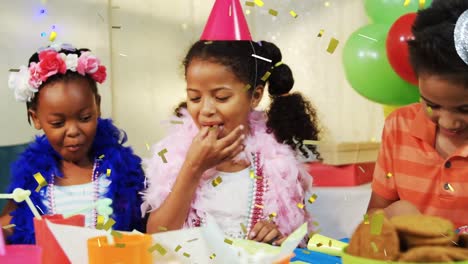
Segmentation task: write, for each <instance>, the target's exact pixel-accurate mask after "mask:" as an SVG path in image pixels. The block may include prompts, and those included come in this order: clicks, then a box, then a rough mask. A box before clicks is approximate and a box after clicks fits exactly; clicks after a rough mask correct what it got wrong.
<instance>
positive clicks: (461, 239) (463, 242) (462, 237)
mask: <svg viewBox="0 0 468 264" xmlns="http://www.w3.org/2000/svg"><path fill="white" fill-rule="evenodd" d="M457 244H458V246H459V247H462V248H468V234H466V233H465V234H459V235H458V243H457Z"/></svg>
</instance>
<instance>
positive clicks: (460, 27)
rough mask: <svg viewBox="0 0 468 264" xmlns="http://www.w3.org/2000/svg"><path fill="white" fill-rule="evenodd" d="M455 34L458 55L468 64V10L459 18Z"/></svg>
mask: <svg viewBox="0 0 468 264" xmlns="http://www.w3.org/2000/svg"><path fill="white" fill-rule="evenodd" d="M453 36H454V39H455V49H456V50H457V53H458V56H460V58H461V59H462V60H463V61H464V62H465V63H466V64H467V65H468V10H466V11H465V12H463V14H461V16H460V17H459V18H458V20H457V23H456V24H455V30H454V32H453Z"/></svg>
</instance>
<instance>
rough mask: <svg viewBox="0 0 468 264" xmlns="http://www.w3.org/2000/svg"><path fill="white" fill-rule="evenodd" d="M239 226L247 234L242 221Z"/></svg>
mask: <svg viewBox="0 0 468 264" xmlns="http://www.w3.org/2000/svg"><path fill="white" fill-rule="evenodd" d="M240 226H241V229H242V232H243V233H244V234H247V227H245V225H244V224H243V223H240Z"/></svg>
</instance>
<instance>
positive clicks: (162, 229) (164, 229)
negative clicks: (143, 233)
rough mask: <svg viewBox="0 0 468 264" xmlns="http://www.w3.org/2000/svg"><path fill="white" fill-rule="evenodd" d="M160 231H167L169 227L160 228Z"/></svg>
mask: <svg viewBox="0 0 468 264" xmlns="http://www.w3.org/2000/svg"><path fill="white" fill-rule="evenodd" d="M158 230H159V231H167V227H164V226H158Z"/></svg>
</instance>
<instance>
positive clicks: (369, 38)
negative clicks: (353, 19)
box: [358, 34, 378, 42]
mask: <svg viewBox="0 0 468 264" xmlns="http://www.w3.org/2000/svg"><path fill="white" fill-rule="evenodd" d="M358 36H360V37H363V38H365V39H368V40H372V41H374V42H378V40H377V39H375V38H371V37H369V36H366V35H363V34H358Z"/></svg>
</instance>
